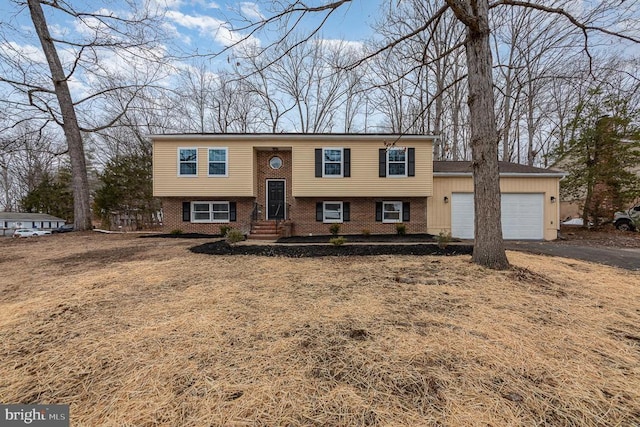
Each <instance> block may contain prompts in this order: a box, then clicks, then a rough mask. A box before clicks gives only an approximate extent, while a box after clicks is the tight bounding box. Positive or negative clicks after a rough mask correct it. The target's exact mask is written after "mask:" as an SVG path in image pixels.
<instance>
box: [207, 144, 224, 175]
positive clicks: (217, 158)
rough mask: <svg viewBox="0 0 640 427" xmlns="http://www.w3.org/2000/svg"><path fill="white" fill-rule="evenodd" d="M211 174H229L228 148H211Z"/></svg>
mask: <svg viewBox="0 0 640 427" xmlns="http://www.w3.org/2000/svg"><path fill="white" fill-rule="evenodd" d="M209 176H227V149H226V148H209Z"/></svg>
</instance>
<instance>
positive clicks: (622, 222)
mask: <svg viewBox="0 0 640 427" xmlns="http://www.w3.org/2000/svg"><path fill="white" fill-rule="evenodd" d="M613 224H614V225H615V226H616V228H617V229H618V230H622V231H634V230H636V229H638V228H640V205H636V206H634V207H632V208H631V209H629V210H628V211H620V212H616V213H615V214H614V216H613Z"/></svg>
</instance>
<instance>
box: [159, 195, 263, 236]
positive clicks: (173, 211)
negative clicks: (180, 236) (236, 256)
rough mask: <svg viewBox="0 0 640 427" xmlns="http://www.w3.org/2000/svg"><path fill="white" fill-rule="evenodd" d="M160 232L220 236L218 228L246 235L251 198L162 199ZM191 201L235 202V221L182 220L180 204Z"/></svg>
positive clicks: (248, 226) (251, 208) (249, 223)
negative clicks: (231, 229)
mask: <svg viewBox="0 0 640 427" xmlns="http://www.w3.org/2000/svg"><path fill="white" fill-rule="evenodd" d="M160 201H161V203H162V215H163V218H162V231H163V232H165V233H170V232H172V231H174V230H180V231H182V232H183V233H202V234H220V226H222V225H226V226H229V227H233V228H236V229H238V230H241V231H242V232H243V233H248V232H249V231H250V230H251V213H252V211H253V198H248V197H243V198H211V197H191V198H181V197H162V198H161V199H160ZM192 201H225V202H227V201H228V202H236V221H230V222H226V223H201V222H197V223H194V222H189V221H183V220H182V202H192Z"/></svg>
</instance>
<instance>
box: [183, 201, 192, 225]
mask: <svg viewBox="0 0 640 427" xmlns="http://www.w3.org/2000/svg"><path fill="white" fill-rule="evenodd" d="M182 220H183V221H191V202H182Z"/></svg>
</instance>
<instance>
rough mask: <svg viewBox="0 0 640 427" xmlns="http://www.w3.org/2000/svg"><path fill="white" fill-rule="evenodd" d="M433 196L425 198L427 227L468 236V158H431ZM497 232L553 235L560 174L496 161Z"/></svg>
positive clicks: (471, 213) (470, 188) (508, 236)
mask: <svg viewBox="0 0 640 427" xmlns="http://www.w3.org/2000/svg"><path fill="white" fill-rule="evenodd" d="M433 164H434V166H433V172H434V174H433V188H434V191H433V193H434V195H433V197H432V198H431V199H429V201H428V202H427V223H428V226H427V231H428V232H429V233H431V234H436V235H437V234H439V233H441V232H450V233H451V235H452V236H454V237H458V238H462V239H473V237H474V202H473V196H474V195H473V177H472V175H471V164H470V162H442V161H441V162H438V161H436V162H433ZM499 167H500V191H501V193H502V194H501V206H502V234H503V237H504V238H505V239H510V240H541V239H545V240H553V239H556V238H557V235H558V234H557V233H558V224H559V223H558V221H559V203H557V201H558V200H559V193H560V179H561V178H562V177H563V176H564V174H563V173H562V172H560V171H556V170H551V169H541V168H536V167H532V166H526V165H519V164H515V163H508V162H500V164H499Z"/></svg>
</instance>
